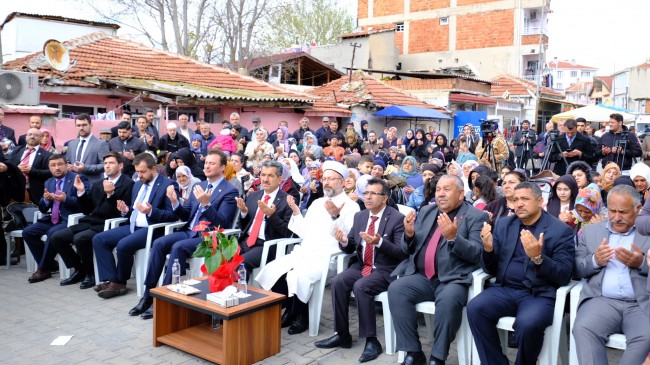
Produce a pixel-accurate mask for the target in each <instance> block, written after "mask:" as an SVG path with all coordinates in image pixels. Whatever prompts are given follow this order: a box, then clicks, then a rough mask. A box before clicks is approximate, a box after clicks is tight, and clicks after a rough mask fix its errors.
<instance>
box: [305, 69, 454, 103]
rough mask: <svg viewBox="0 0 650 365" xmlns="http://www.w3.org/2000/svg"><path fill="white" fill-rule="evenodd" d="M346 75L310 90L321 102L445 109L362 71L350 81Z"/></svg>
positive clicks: (354, 74)
mask: <svg viewBox="0 0 650 365" xmlns="http://www.w3.org/2000/svg"><path fill="white" fill-rule="evenodd" d="M349 80H350V78H349V77H348V76H344V77H341V78H340V79H337V80H334V81H332V82H330V83H329V84H325V85H323V86H321V87H318V88H316V89H314V90H312V91H311V94H312V95H315V96H317V97H320V100H321V101H322V102H330V103H339V104H345V105H354V104H374V105H376V106H378V107H387V106H391V105H407V106H419V107H423V108H429V109H436V110H438V111H446V110H445V108H441V107H438V106H435V105H431V104H427V103H425V102H423V101H420V100H419V99H417V98H414V97H412V96H410V95H408V94H406V93H404V92H403V91H401V90H398V89H396V88H394V87H391V86H388V85H386V84H384V83H383V82H381V81H379V80H377V79H375V78H374V77H372V76H370V75H368V74H366V73H365V72H362V71H355V72H354V73H353V76H352V83H350V82H349Z"/></svg>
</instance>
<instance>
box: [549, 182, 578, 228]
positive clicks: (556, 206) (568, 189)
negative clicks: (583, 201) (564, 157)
mask: <svg viewBox="0 0 650 365" xmlns="http://www.w3.org/2000/svg"><path fill="white" fill-rule="evenodd" d="M578 191H579V189H578V183H576V179H574V178H573V176H572V175H564V176H560V177H559V178H558V179H557V180H556V181H555V184H554V185H553V187H552V188H551V196H550V197H549V198H548V203H546V211H547V212H548V214H550V215H552V216H553V217H555V218H557V219H559V220H561V221H562V222H564V223H566V222H568V221H569V219H570V217H571V216H572V214H571V211H572V210H573V208H575V202H576V198H577V197H578Z"/></svg>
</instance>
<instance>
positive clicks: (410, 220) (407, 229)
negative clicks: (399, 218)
mask: <svg viewBox="0 0 650 365" xmlns="http://www.w3.org/2000/svg"><path fill="white" fill-rule="evenodd" d="M404 233H405V234H406V236H407V237H413V235H415V211H414V210H411V211H410V212H408V214H406V217H404Z"/></svg>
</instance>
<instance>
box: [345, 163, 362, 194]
mask: <svg viewBox="0 0 650 365" xmlns="http://www.w3.org/2000/svg"><path fill="white" fill-rule="evenodd" d="M359 175H360V174H359V170H357V169H348V178H347V179H345V181H344V182H343V191H345V193H346V194H347V195H348V197H349V198H350V199H352V200H353V201H355V202H356V201H358V200H359V194H357V179H358V178H359Z"/></svg>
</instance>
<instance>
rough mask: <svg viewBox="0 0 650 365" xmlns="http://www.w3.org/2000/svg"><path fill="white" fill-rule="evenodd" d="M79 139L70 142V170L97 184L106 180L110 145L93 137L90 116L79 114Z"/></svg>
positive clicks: (76, 125) (76, 122) (77, 119)
mask: <svg viewBox="0 0 650 365" xmlns="http://www.w3.org/2000/svg"><path fill="white" fill-rule="evenodd" d="M74 122H75V128H77V133H78V134H79V138H75V139H73V140H71V141H69V142H68V152H67V153H66V155H65V156H66V160H67V161H68V164H69V165H68V170H70V171H74V172H76V173H77V174H82V175H84V176H86V177H87V178H88V180H90V182H91V183H93V184H94V183H96V182H98V181H100V180H102V179H103V178H104V155H106V154H107V153H108V143H107V142H106V141H104V140H103V139H100V138H97V137H95V136H93V135H92V132H91V128H92V124H91V123H92V122H91V120H90V116H89V115H88V114H84V113H82V114H79V115H78V116H77V118H76V119H75V121H74Z"/></svg>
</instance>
